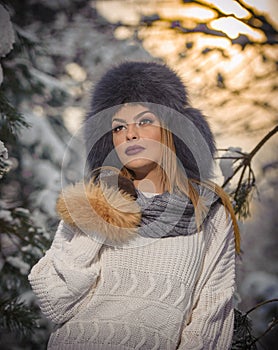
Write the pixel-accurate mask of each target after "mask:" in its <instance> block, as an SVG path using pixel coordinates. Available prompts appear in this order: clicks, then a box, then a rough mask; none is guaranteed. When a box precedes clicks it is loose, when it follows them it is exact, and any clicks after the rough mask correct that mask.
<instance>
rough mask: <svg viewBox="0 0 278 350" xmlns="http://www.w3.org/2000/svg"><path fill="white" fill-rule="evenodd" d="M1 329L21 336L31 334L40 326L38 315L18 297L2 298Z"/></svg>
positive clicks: (0, 310) (0, 302)
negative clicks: (15, 332)
mask: <svg viewBox="0 0 278 350" xmlns="http://www.w3.org/2000/svg"><path fill="white" fill-rule="evenodd" d="M0 314H1V318H0V329H2V330H5V331H8V332H14V331H17V332H19V333H20V335H21V336H26V335H30V334H31V333H33V331H34V329H35V328H38V325H37V321H38V319H39V318H38V316H37V315H36V314H35V313H34V311H32V310H31V309H30V308H29V307H28V306H27V305H25V304H24V303H23V302H22V301H19V300H18V299H17V298H12V299H8V298H6V299H2V300H0Z"/></svg>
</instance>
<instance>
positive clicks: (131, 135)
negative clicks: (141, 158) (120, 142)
mask: <svg viewBox="0 0 278 350" xmlns="http://www.w3.org/2000/svg"><path fill="white" fill-rule="evenodd" d="M138 138H139V133H138V128H137V127H136V123H130V124H128V125H127V131H126V139H127V141H131V140H137V139H138Z"/></svg>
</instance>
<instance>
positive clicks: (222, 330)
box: [29, 62, 239, 350]
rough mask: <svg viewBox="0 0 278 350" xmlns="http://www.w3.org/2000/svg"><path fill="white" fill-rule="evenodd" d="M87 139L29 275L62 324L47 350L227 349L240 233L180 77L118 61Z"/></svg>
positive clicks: (98, 99) (97, 97) (99, 95)
mask: <svg viewBox="0 0 278 350" xmlns="http://www.w3.org/2000/svg"><path fill="white" fill-rule="evenodd" d="M84 138H85V144H86V149H87V153H88V155H87V165H88V175H87V179H86V181H84V183H79V184H76V185H75V186H71V187H69V188H66V189H65V190H64V192H63V194H61V195H60V197H59V199H58V203H57V210H58V213H59V215H60V217H61V219H62V220H61V222H60V224H59V227H58V230H57V233H56V235H55V238H54V241H53V244H52V246H51V248H50V250H49V251H48V252H47V253H46V255H45V256H44V257H43V258H42V259H41V260H40V261H39V262H38V263H37V264H36V265H35V266H34V267H33V269H32V271H31V273H30V276H29V279H30V282H31V285H32V288H33V290H34V292H35V294H36V295H37V297H38V299H39V301H40V305H41V309H42V311H43V312H44V314H45V315H46V316H47V317H49V318H50V320H52V321H53V322H54V323H55V324H56V325H57V327H56V329H55V331H54V332H53V333H52V335H51V338H50V341H49V344H48V348H49V349H67V350H68V349H69V350H70V349H74V350H76V349H105V350H107V349H186V350H188V349H195V350H196V349H213V350H215V349H219V350H225V349H229V348H230V346H231V339H232V333H233V319H234V314H233V293H234V286H235V249H238V248H239V247H238V245H239V243H238V230H237V225H236V221H235V217H234V214H233V211H232V208H231V204H230V203H229V201H228V198H227V196H226V195H225V193H224V192H223V191H222V190H221V189H220V188H219V187H218V186H216V185H215V184H213V183H212V182H211V181H210V178H211V175H212V167H213V155H214V152H215V144H214V139H213V136H212V133H211V131H210V128H209V126H208V123H207V122H206V120H205V118H204V116H203V115H202V114H201V112H200V111H198V110H196V109H194V108H192V107H191V106H190V104H189V101H188V98H187V94H186V90H185V87H184V86H183V84H182V82H181V80H180V78H179V77H178V76H177V75H176V74H175V73H174V72H173V71H172V70H171V69H170V68H168V67H167V66H165V65H163V64H158V63H153V62H125V63H122V64H120V65H118V66H115V67H113V68H111V69H110V70H109V71H108V72H107V73H106V74H104V76H103V77H102V78H101V79H100V81H99V82H98V83H97V84H96V87H95V89H94V93H93V97H92V105H91V111H90V113H89V114H88V116H87V118H86V122H85V125H84ZM235 246H236V247H235Z"/></svg>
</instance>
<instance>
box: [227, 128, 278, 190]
mask: <svg viewBox="0 0 278 350" xmlns="http://www.w3.org/2000/svg"><path fill="white" fill-rule="evenodd" d="M277 132H278V125H276V126H275V127H274V128H273V129H272V130H271V131H269V132H268V133H267V135H265V137H264V138H263V139H262V140H261V141H260V142H259V143H258V144H257V145H256V146H255V147H254V149H253V150H252V151H251V152H250V153H247V154H245V155H243V157H242V158H243V160H242V162H241V164H239V166H238V167H237V168H236V169H235V171H234V173H233V174H232V175H231V176H230V177H228V178H227V179H226V181H225V182H224V183H223V185H222V187H225V186H226V185H227V184H228V183H229V182H230V181H231V180H232V178H233V177H234V176H235V175H236V174H237V173H238V172H239V170H240V169H241V168H242V167H243V168H244V171H245V168H246V166H250V163H251V160H252V158H253V157H254V156H255V154H256V153H257V152H258V151H259V150H260V149H261V148H262V146H263V145H264V144H265V143H266V142H267V141H268V140H269V139H270V138H271V137H272V136H273V135H274V134H276V133H277Z"/></svg>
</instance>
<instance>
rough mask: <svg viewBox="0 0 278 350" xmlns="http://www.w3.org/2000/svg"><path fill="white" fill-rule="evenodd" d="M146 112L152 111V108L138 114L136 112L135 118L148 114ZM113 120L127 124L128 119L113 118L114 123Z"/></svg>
mask: <svg viewBox="0 0 278 350" xmlns="http://www.w3.org/2000/svg"><path fill="white" fill-rule="evenodd" d="M146 113H152V112H151V111H150V110H148V109H147V110H146V111H143V112H140V113H138V114H136V115H135V116H134V117H133V120H134V121H136V120H137V119H139V118H140V117H141V116H142V115H144V114H146ZM113 122H120V123H125V124H127V121H126V120H124V119H121V118H114V119H112V123H113Z"/></svg>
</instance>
